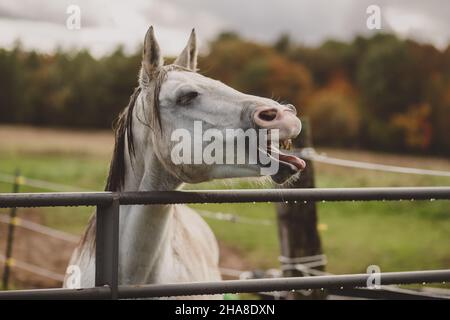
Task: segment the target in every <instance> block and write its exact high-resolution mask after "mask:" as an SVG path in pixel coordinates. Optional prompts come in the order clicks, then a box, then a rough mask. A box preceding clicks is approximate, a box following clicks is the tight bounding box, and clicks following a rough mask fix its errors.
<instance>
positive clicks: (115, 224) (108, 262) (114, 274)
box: [95, 196, 120, 299]
mask: <svg viewBox="0 0 450 320" xmlns="http://www.w3.org/2000/svg"><path fill="white" fill-rule="evenodd" d="M119 212H120V204H119V199H118V198H116V197H115V196H114V198H113V201H112V202H111V203H110V204H109V205H99V206H97V212H96V246H95V286H96V287H101V286H105V285H107V286H109V287H110V290H111V299H117V297H118V272H119V259H118V255H119Z"/></svg>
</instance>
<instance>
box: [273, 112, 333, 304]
mask: <svg viewBox="0 0 450 320" xmlns="http://www.w3.org/2000/svg"><path fill="white" fill-rule="evenodd" d="M302 123H303V130H302V133H301V134H300V135H299V136H298V138H297V139H295V140H294V141H293V144H294V148H296V149H302V148H311V147H312V137H311V128H310V126H309V123H308V121H307V120H303V121H302ZM314 187H315V183H314V168H313V163H312V161H306V168H305V170H304V171H303V172H302V173H301V176H300V179H299V180H297V181H295V182H294V183H293V184H291V185H290V188H314ZM276 208H277V214H278V234H279V238H280V250H281V257H280V262H281V263H282V266H281V267H282V270H283V276H285V277H301V276H304V275H305V273H304V272H303V271H301V270H302V269H301V260H302V258H303V259H305V263H304V264H305V265H308V262H309V263H310V264H311V262H313V263H314V260H308V258H305V257H310V258H315V257H321V255H322V246H321V241H320V235H319V232H318V230H317V211H316V203H315V202H314V201H308V202H306V201H305V202H303V201H299V202H298V203H296V202H292V201H291V202H289V203H277V204H276ZM317 260H320V259H316V261H315V262H316V263H317V262H319V264H320V261H317ZM314 269H316V270H319V271H323V270H324V269H325V267H324V266H323V265H319V266H317V267H316V266H314ZM305 272H306V274H307V270H305ZM324 297H325V293H324V292H321V291H320V290H313V291H311V292H310V293H308V295H305V294H302V293H300V292H291V293H288V297H287V298H288V299H322V298H324Z"/></svg>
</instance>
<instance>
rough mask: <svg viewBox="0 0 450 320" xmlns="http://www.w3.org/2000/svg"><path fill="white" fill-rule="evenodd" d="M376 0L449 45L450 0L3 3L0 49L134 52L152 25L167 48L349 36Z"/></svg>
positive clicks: (391, 24) (423, 37)
mask: <svg viewBox="0 0 450 320" xmlns="http://www.w3.org/2000/svg"><path fill="white" fill-rule="evenodd" d="M71 4H75V5H78V6H79V8H80V9H81V29H80V30H68V28H67V27H66V20H67V18H68V16H69V15H68V14H67V13H66V10H67V7H68V6H69V5H71ZM370 4H376V5H378V6H379V7H380V8H381V12H382V28H383V30H385V31H392V32H395V33H397V34H398V35H400V36H402V37H410V38H414V39H416V40H419V41H421V42H428V43H432V44H434V45H436V46H437V47H439V48H445V47H446V46H447V45H448V43H449V41H450V1H448V0H427V1H425V0H397V1H395V0H391V1H387V0H380V1H375V0H372V1H371V0H335V1H330V0H314V1H312V0H309V1H308V0H277V1H263V0H221V1H212V0H172V1H167V0H126V1H123V0H122V1H118V0H114V1H111V0H40V1H35V0H1V2H0V46H1V47H10V46H12V45H13V44H14V42H15V41H16V40H17V39H20V41H21V42H22V45H23V46H24V47H25V48H33V49H39V50H41V51H51V50H54V49H55V48H56V47H58V46H59V47H62V48H80V47H87V48H89V49H90V50H91V51H92V53H93V54H95V55H97V56H98V55H102V54H104V53H107V52H110V51H111V50H112V49H113V48H115V47H116V46H117V45H118V44H122V45H123V46H124V47H125V49H126V50H127V51H132V50H135V49H136V48H137V46H138V45H139V44H140V43H141V42H142V40H143V36H144V34H145V31H146V30H147V28H148V26H149V25H153V26H154V27H155V31H156V35H157V37H158V40H159V42H160V45H161V47H162V50H163V53H164V54H166V55H169V54H170V55H173V54H176V53H178V52H179V51H180V50H181V49H182V47H183V46H184V44H185V42H186V39H187V37H188V35H189V32H190V30H191V28H192V27H195V28H196V30H197V33H198V35H199V39H200V41H201V44H202V45H203V46H205V45H206V44H207V41H208V40H209V39H211V38H212V37H214V36H215V35H216V34H217V33H218V32H220V31H223V30H233V31H237V32H239V33H240V34H242V35H243V36H245V37H247V38H249V39H253V40H257V41H273V40H274V39H276V38H277V37H278V36H279V35H280V33H283V32H286V33H289V34H290V35H291V37H292V38H293V39H295V40H296V41H298V42H301V43H304V44H308V45H315V44H318V43H320V42H321V41H323V40H324V39H327V38H337V39H341V40H346V39H352V38H353V37H354V36H355V35H356V34H368V33H370V31H369V30H368V29H367V27H366V19H367V14H366V8H367V7H368V6H369V5H370Z"/></svg>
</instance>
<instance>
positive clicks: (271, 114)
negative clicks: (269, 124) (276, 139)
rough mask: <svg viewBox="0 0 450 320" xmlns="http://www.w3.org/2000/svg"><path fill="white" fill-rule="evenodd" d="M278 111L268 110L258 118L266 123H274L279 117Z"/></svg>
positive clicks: (260, 113)
mask: <svg viewBox="0 0 450 320" xmlns="http://www.w3.org/2000/svg"><path fill="white" fill-rule="evenodd" d="M277 112H278V111H277V110H276V109H268V110H264V111H261V112H259V113H258V118H260V119H261V120H264V121H273V120H275V118H276V117H277Z"/></svg>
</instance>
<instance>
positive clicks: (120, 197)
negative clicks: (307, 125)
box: [0, 187, 450, 299]
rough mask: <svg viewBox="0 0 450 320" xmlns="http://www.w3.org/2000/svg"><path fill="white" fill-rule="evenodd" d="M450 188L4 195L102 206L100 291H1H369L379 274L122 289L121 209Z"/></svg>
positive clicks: (443, 195)
mask: <svg viewBox="0 0 450 320" xmlns="http://www.w3.org/2000/svg"><path fill="white" fill-rule="evenodd" d="M449 199H450V187H411V188H342V189H341V188H333V189H320V188H313V189H274V190H261V189H258V190H251V189H245V190H206V191H156V192H155V191H152V192H75V193H21V194H13V193H6V194H0V207H50V206H96V207H97V211H96V215H97V224H96V259H95V264H96V265H95V269H96V276H95V287H94V288H89V289H40V290H20V291H0V299H11V298H12V299H17V298H21V299H35V298H36V299H88V298H94V299H116V298H150V297H164V296H185V295H203V294H222V293H236V292H248V293H254V292H270V291H289V290H304V289H320V288H324V289H328V288H331V289H333V288H334V289H336V288H347V289H351V288H356V287H366V286H367V285H368V282H367V281H368V280H369V277H374V274H349V275H330V276H315V277H292V278H274V279H253V280H232V281H221V282H198V283H177V284H161V285H159V284H158V285H142V286H119V285H118V246H119V236H118V233H119V232H118V231H119V230H118V228H119V210H120V206H121V205H155V204H180V203H244V202H294V203H295V202H300V201H303V202H305V201H372V200H380V201H381V200H449ZM378 275H379V276H380V278H379V279H380V285H389V284H411V283H431V282H433V283H436V282H447V281H450V270H430V271H412V272H392V273H380V274H378Z"/></svg>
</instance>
